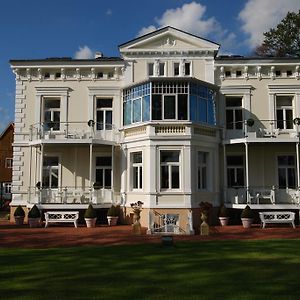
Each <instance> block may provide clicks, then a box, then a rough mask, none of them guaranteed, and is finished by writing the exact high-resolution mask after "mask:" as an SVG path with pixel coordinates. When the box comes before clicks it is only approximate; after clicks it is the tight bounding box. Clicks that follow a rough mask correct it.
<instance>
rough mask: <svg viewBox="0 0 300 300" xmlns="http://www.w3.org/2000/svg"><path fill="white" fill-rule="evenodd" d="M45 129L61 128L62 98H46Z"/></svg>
mask: <svg viewBox="0 0 300 300" xmlns="http://www.w3.org/2000/svg"><path fill="white" fill-rule="evenodd" d="M44 129H45V130H59V129H60V99H52V98H51V99H50V98H49V99H47V98H45V99H44Z"/></svg>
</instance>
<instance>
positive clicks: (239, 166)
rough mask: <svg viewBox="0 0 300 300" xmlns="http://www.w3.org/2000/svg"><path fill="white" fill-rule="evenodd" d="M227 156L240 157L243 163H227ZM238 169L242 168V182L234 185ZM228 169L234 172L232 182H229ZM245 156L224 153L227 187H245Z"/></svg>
mask: <svg viewBox="0 0 300 300" xmlns="http://www.w3.org/2000/svg"><path fill="white" fill-rule="evenodd" d="M228 157H241V158H242V159H243V164H242V165H229V164H228ZM238 169H242V170H243V182H244V184H243V185H242V186H241V185H235V183H238V180H237V177H238ZM229 170H233V172H234V182H233V184H232V185H231V184H229V180H228V179H229ZM245 171H246V168H245V156H244V155H243V154H227V155H226V180H227V188H244V187H245V179H246V178H245V177H246V176H245V175H246V174H245Z"/></svg>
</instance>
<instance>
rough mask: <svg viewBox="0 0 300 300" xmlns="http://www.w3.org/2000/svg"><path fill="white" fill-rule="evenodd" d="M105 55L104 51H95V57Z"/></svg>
mask: <svg viewBox="0 0 300 300" xmlns="http://www.w3.org/2000/svg"><path fill="white" fill-rule="evenodd" d="M101 57H103V53H102V52H96V53H95V58H101Z"/></svg>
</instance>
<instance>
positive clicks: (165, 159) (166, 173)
mask: <svg viewBox="0 0 300 300" xmlns="http://www.w3.org/2000/svg"><path fill="white" fill-rule="evenodd" d="M179 156H180V151H161V152H160V188H161V189H162V190H170V189H179V188H180V174H179V166H180V164H179Z"/></svg>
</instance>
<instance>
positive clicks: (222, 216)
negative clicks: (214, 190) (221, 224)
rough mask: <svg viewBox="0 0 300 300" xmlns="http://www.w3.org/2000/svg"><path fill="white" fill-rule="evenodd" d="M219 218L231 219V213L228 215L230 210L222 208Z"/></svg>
mask: <svg viewBox="0 0 300 300" xmlns="http://www.w3.org/2000/svg"><path fill="white" fill-rule="evenodd" d="M219 217H221V218H228V217H229V213H228V210H227V208H226V206H225V205H222V206H221V208H220V213H219Z"/></svg>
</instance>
